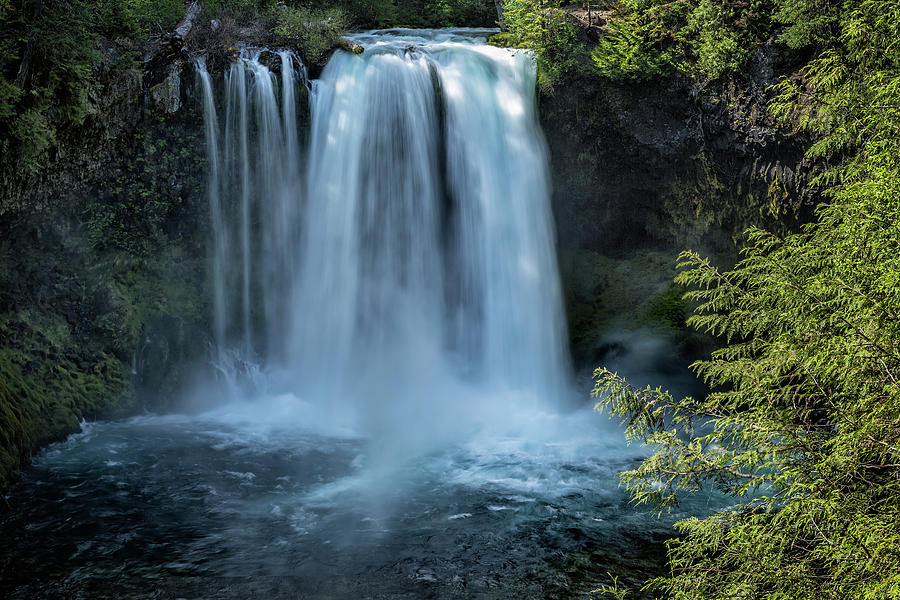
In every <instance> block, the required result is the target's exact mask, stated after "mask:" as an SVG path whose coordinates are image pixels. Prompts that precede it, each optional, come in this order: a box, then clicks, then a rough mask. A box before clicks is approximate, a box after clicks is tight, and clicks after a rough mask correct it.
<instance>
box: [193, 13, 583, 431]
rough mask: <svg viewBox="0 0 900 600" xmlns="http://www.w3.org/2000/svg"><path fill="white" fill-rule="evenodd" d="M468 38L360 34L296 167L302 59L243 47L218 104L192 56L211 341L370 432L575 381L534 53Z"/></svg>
mask: <svg viewBox="0 0 900 600" xmlns="http://www.w3.org/2000/svg"><path fill="white" fill-rule="evenodd" d="M477 33H478V32H461V31H452V32H441V33H437V34H434V33H431V34H428V35H427V37H426V36H423V34H421V33H420V32H409V31H406V32H403V31H394V32H387V33H385V32H373V33H368V34H363V35H359V36H357V38H356V39H357V41H358V42H360V43H361V44H363V45H364V46H365V47H366V48H367V49H366V51H365V52H364V53H363V54H362V55H360V56H357V55H352V54H350V53H345V52H338V53H336V54H335V55H334V56H333V57H332V59H331V60H330V62H329V63H328V65H327V67H326V68H325V70H324V71H323V73H322V76H321V78H320V79H318V80H316V81H313V82H312V84H311V86H310V92H309V107H310V121H311V126H310V133H309V141H308V151H307V152H306V153H305V154H306V156H308V159H307V160H306V161H305V163H301V153H300V151H299V136H298V132H297V121H296V115H297V112H298V107H297V106H296V102H295V98H296V97H297V94H296V87H297V81H298V80H300V81H302V80H303V77H300V78H298V77H297V76H296V75H295V74H294V69H295V68H296V64H297V61H296V59H294V58H293V57H292V56H291V55H290V54H288V53H285V52H281V53H279V54H278V55H277V56H278V58H279V59H280V60H279V62H280V65H281V69H280V70H281V76H280V78H278V77H276V76H275V75H274V74H273V73H272V71H270V69H269V68H268V67H267V66H266V65H265V64H264V61H262V60H261V55H260V53H259V52H256V53H249V52H245V53H244V54H243V55H242V57H241V59H240V60H238V61H236V62H235V63H233V64H232V65H231V67H230V68H229V70H228V72H227V73H226V78H225V94H224V98H225V102H224V104H225V106H224V115H223V116H222V117H221V118H220V116H219V114H218V113H217V111H216V106H215V102H214V99H213V86H212V84H211V81H210V76H209V74H208V73H207V72H206V70H205V69H204V68H203V65H202V63H201V64H200V69H199V72H200V74H201V77H202V78H203V82H204V86H203V90H204V98H205V99H204V106H205V114H206V127H207V132H208V134H207V140H208V147H209V150H208V151H209V176H210V181H209V189H210V206H211V213H212V224H213V244H212V246H213V249H214V251H213V263H214V268H213V279H214V286H213V287H214V299H215V311H216V317H215V324H216V335H217V341H218V343H219V344H220V347H226V346H228V345H231V346H235V345H243V348H245V350H249V349H250V348H252V347H254V346H255V348H256V349H257V351H261V353H262V354H264V356H265V361H266V364H267V369H268V370H269V371H270V372H271V373H272V374H273V376H272V381H277V382H278V383H277V384H276V385H275V387H276V388H277V391H279V392H285V391H287V392H291V393H294V394H296V395H297V396H298V397H300V398H303V399H304V401H306V402H310V403H312V404H313V405H315V406H317V407H319V408H320V409H321V410H322V411H324V412H325V413H328V414H329V415H330V417H331V418H332V419H334V420H337V421H340V422H341V423H342V424H343V425H348V426H351V427H354V428H362V429H363V433H366V434H372V435H375V434H380V433H385V430H389V431H391V432H395V431H396V430H398V429H402V428H403V427H402V425H403V424H404V423H405V422H412V423H414V424H415V427H416V429H417V430H419V431H428V432H430V433H429V434H427V435H431V433H433V432H434V431H435V430H436V429H437V428H445V427H446V425H447V419H448V418H457V419H458V418H459V417H455V416H454V415H468V418H469V419H470V420H472V421H478V419H479V418H482V417H485V415H490V416H489V417H487V418H494V417H497V416H499V415H500V414H501V413H502V412H504V411H505V410H506V409H508V408H509V405H510V404H511V403H513V402H514V403H520V404H521V403H525V404H527V405H528V406H529V407H530V408H536V407H539V406H542V405H548V404H547V403H549V405H551V406H552V405H553V403H554V402H556V401H557V400H558V398H559V397H560V396H561V395H563V394H565V390H566V389H567V382H568V370H567V352H566V350H565V341H564V340H565V331H564V326H563V319H562V315H561V308H560V306H561V301H560V289H559V281H558V274H557V269H556V257H555V251H554V237H553V230H552V218H551V213H550V207H549V181H548V172H547V155H546V149H545V146H544V140H543V136H542V133H541V131H540V129H539V126H538V123H537V117H536V114H535V98H534V90H535V67H534V60H533V57H532V56H531V55H530V54H528V53H525V52H514V51H509V50H504V49H499V48H493V47H490V46H487V45H486V44H484V43H483V39H479V38H478V37H477ZM279 86H280V89H281V92H280V93H279V91H278V87H279ZM279 100H280V102H279ZM220 112H221V111H220ZM220 130H221V131H224V134H222V135H221V137H222V138H224V140H223V141H220V140H219V137H220V134H219V131H220ZM301 182H303V183H301ZM256 307H258V308H256ZM255 323H256V324H259V326H258V329H259V330H260V331H259V332H257V331H256V329H257V327H255V326H254V324H255ZM238 330H239V331H238ZM260 333H261V334H262V335H260ZM500 398H505V402H506V403H507V404H504V400H500ZM482 420H483V419H482Z"/></svg>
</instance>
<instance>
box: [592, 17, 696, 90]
mask: <svg viewBox="0 0 900 600" xmlns="http://www.w3.org/2000/svg"><path fill="white" fill-rule="evenodd" d="M690 8H691V5H690V4H688V3H686V2H669V1H668V0H623V1H622V2H621V3H620V4H619V6H618V7H617V9H616V11H615V14H614V15H613V18H612V19H611V20H610V23H609V28H608V30H607V32H606V33H605V34H604V35H603V36H602V37H601V38H600V40H599V41H598V42H597V46H595V47H594V50H593V51H592V53H591V57H592V59H593V61H594V65H595V67H596V68H597V70H598V71H599V72H600V74H601V75H603V76H605V77H609V78H610V79H614V80H617V81H642V80H648V79H654V78H657V77H661V76H665V75H668V74H670V73H672V72H674V70H675V69H676V68H677V65H678V64H679V61H680V59H681V57H682V55H683V53H684V47H685V43H686V41H685V39H684V36H683V34H682V32H681V30H682V28H683V27H684V26H685V24H686V23H687V17H688V15H689V14H690V13H689V10H690Z"/></svg>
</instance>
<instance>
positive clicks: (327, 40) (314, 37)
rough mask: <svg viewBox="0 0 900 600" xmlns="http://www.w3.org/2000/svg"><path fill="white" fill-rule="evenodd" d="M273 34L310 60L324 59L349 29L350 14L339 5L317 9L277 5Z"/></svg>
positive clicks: (274, 10) (315, 61)
mask: <svg viewBox="0 0 900 600" xmlns="http://www.w3.org/2000/svg"><path fill="white" fill-rule="evenodd" d="M272 14H273V16H274V20H275V25H274V26H273V28H272V33H274V34H275V36H277V38H278V39H279V41H280V43H283V44H286V45H289V46H292V47H294V48H296V49H297V50H299V51H300V53H301V54H302V55H303V57H304V58H305V59H306V60H307V61H310V62H313V63H319V62H322V61H323V60H324V58H325V56H326V54H327V53H328V51H329V50H331V48H334V46H335V44H337V42H338V40H339V39H340V37H341V35H342V34H343V33H344V30H345V29H346V26H347V23H346V16H345V15H344V12H343V11H342V10H340V9H337V8H332V9H328V10H315V9H309V8H304V7H302V6H301V7H288V6H285V5H277V6H276V7H275V8H274V9H273V13H272Z"/></svg>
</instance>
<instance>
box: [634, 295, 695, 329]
mask: <svg viewBox="0 0 900 600" xmlns="http://www.w3.org/2000/svg"><path fill="white" fill-rule="evenodd" d="M686 291H687V290H686V289H685V288H684V287H682V286H680V285H673V286H671V287H670V288H668V289H666V290H664V291H662V292H660V293H659V294H656V295H655V296H653V297H652V298H650V299H649V300H648V301H647V302H646V303H645V304H644V305H643V306H642V307H641V309H640V311H639V312H638V315H637V318H636V319H635V325H638V326H643V327H649V328H651V329H660V330H663V331H669V332H675V331H679V330H682V329H684V328H685V326H686V321H687V315H688V305H687V303H686V302H685V300H684V298H683V296H684V293H685V292H686Z"/></svg>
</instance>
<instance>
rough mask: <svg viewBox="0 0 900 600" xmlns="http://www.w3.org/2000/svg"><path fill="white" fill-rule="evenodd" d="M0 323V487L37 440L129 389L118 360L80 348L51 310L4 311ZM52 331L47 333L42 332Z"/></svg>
mask: <svg viewBox="0 0 900 600" xmlns="http://www.w3.org/2000/svg"><path fill="white" fill-rule="evenodd" d="M2 317H3V324H2V325H0V341H2V346H0V489H2V488H3V487H6V486H7V485H8V484H9V483H10V482H11V481H12V480H13V479H14V478H15V477H16V476H17V474H18V470H19V467H20V466H21V464H22V463H23V462H24V461H25V460H26V459H27V457H28V455H29V454H30V452H31V451H32V450H33V449H34V448H35V447H37V446H39V445H41V444H45V443H47V442H51V441H54V440H58V439H61V438H62V437H64V436H66V435H68V434H69V433H72V432H75V431H78V429H79V424H80V422H81V421H82V420H84V419H90V418H95V417H97V416H100V415H102V414H104V413H105V412H106V411H108V410H109V409H110V408H111V407H112V406H114V405H116V404H120V403H121V402H122V400H123V399H127V398H128V397H129V395H130V386H129V384H128V380H127V378H126V376H125V371H124V366H123V364H122V362H121V361H119V360H118V359H116V358H115V357H114V356H111V355H109V354H107V353H102V352H101V353H99V354H94V355H89V354H86V353H85V351H84V350H83V349H81V348H80V347H79V346H78V345H77V344H75V343H73V341H72V339H71V336H70V335H67V332H64V331H62V326H61V324H60V322H59V317H58V316H57V315H52V314H51V315H45V314H40V313H37V312H36V311H34V310H33V309H29V310H23V311H21V312H18V313H13V314H9V313H7V314H4V315H2ZM46 331H51V332H53V333H55V334H56V335H55V336H54V337H53V338H50V337H48V336H47V335H46V334H45V332H46Z"/></svg>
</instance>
